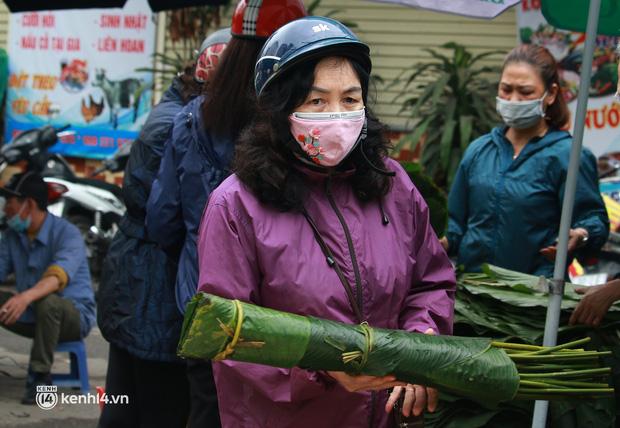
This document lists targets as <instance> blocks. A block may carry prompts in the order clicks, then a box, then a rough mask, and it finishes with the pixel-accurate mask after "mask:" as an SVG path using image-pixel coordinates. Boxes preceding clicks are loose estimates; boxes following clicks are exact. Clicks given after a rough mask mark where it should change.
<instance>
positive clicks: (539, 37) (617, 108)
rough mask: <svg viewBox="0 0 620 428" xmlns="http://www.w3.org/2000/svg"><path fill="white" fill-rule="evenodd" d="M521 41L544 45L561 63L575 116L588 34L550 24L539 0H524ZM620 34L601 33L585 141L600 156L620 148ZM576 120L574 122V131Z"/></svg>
mask: <svg viewBox="0 0 620 428" xmlns="http://www.w3.org/2000/svg"><path fill="white" fill-rule="evenodd" d="M517 25H518V27H519V39H520V41H521V43H535V44H537V45H541V46H544V47H545V48H547V49H548V50H549V52H551V54H552V55H553V56H554V57H555V59H556V61H557V62H558V65H559V72H560V81H561V85H562V90H563V91H562V92H563V95H564V99H565V100H566V101H567V102H568V107H569V109H570V111H571V116H572V117H573V118H574V116H575V111H576V110H577V91H578V88H579V78H580V69H581V63H582V56H583V45H584V42H585V34H584V33H578V32H571V31H564V30H559V29H557V28H555V27H554V26H552V25H551V24H549V23H548V22H547V21H546V20H545V18H544V16H543V14H542V12H541V2H540V1H539V0H524V1H523V2H522V4H521V6H519V8H518V9H517ZM618 40H619V39H618V37H612V36H597V38H596V48H595V50H594V59H593V62H592V78H591V79H590V89H589V92H590V93H589V99H588V111H587V114H586V123H585V131H584V136H583V144H584V146H585V147H588V148H589V149H590V150H592V152H594V154H595V155H596V156H600V155H602V154H604V153H609V152H617V151H620V132H619V131H620V100H618V99H616V98H614V94H615V93H616V86H617V84H618V72H617V70H618V65H617V60H616V54H615V49H616V46H617V44H618ZM573 125H574V123H571V125H570V128H569V129H570V130H572V129H573Z"/></svg>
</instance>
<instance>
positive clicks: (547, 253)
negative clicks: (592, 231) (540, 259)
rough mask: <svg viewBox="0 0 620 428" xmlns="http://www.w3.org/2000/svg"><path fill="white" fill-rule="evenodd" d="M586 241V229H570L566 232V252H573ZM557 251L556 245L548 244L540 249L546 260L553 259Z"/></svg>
mask: <svg viewBox="0 0 620 428" xmlns="http://www.w3.org/2000/svg"><path fill="white" fill-rule="evenodd" d="M587 241H588V231H587V230H585V229H584V228H581V227H578V228H576V229H571V230H570V231H569V232H568V253H569V254H570V253H572V252H574V251H575V250H576V249H578V248H580V247H583V246H584V245H585V243H586V242H587ZM557 251H558V248H557V245H549V246H548V247H545V248H543V249H541V250H540V254H542V255H543V256H544V257H545V258H546V259H547V260H549V261H551V262H552V261H554V260H555V255H556V253H557Z"/></svg>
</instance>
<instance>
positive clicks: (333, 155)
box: [289, 109, 366, 166]
mask: <svg viewBox="0 0 620 428" xmlns="http://www.w3.org/2000/svg"><path fill="white" fill-rule="evenodd" d="M365 117H366V114H365V111H364V109H362V110H357V111H349V112H334V113H301V112H294V113H292V114H291V115H290V116H289V121H290V123H291V134H293V136H294V137H295V141H297V142H298V143H299V145H300V146H301V148H302V149H303V151H304V152H306V155H308V157H309V158H310V160H311V161H312V162H314V163H316V164H317V165H322V166H336V165H338V164H339V163H340V162H342V160H343V159H344V158H345V157H347V155H348V154H349V152H351V150H352V149H353V147H355V143H356V142H357V140H358V138H359V136H360V133H361V132H362V128H363V126H364V119H365Z"/></svg>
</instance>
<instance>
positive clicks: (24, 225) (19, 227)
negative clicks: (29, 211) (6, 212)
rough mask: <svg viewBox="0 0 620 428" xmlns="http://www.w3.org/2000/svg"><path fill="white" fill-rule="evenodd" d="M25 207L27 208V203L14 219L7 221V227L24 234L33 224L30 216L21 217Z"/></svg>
mask: <svg viewBox="0 0 620 428" xmlns="http://www.w3.org/2000/svg"><path fill="white" fill-rule="evenodd" d="M25 206H26V202H24V203H23V204H22V207H21V208H20V209H19V212H18V213H17V214H15V215H14V216H13V217H11V218H10V219H8V220H7V221H6V225H7V226H9V227H10V228H11V229H13V230H14V231H15V232H17V233H22V232H25V231H27V230H28V228H29V227H30V223H32V219H31V218H30V216H28V217H26V218H21V217H20V214H21V213H22V211H23V210H24V207H25Z"/></svg>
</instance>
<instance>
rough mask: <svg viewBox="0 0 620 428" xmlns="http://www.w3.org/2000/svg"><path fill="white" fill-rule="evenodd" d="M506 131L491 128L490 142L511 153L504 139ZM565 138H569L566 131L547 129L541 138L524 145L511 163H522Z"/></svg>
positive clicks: (508, 142)
mask: <svg viewBox="0 0 620 428" xmlns="http://www.w3.org/2000/svg"><path fill="white" fill-rule="evenodd" d="M507 130H508V127H507V126H505V125H504V126H498V127H496V128H493V130H492V131H491V140H492V141H493V143H494V144H495V145H496V146H497V147H498V149H499V150H500V151H507V150H510V151H511V152H510V153H512V144H511V143H510V141H509V140H508V139H507V138H506V131H507ZM567 138H571V135H570V133H568V132H567V131H560V130H558V129H555V128H549V129H548V130H547V133H546V134H545V135H543V136H542V137H534V138H532V139H531V140H530V141H528V143H527V144H526V145H525V147H524V148H523V150H522V151H521V153H520V154H519V157H518V158H517V159H516V160H515V161H514V162H513V164H514V165H518V164H520V163H521V162H523V161H524V160H525V159H527V158H529V157H530V156H532V155H533V154H534V153H536V152H538V151H540V150H542V149H544V148H546V147H549V146H552V145H554V144H556V143H558V142H560V141H562V140H565V139H567Z"/></svg>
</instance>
